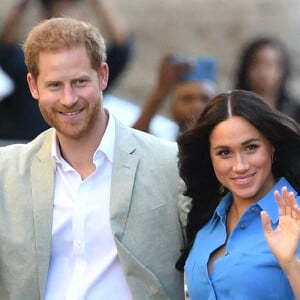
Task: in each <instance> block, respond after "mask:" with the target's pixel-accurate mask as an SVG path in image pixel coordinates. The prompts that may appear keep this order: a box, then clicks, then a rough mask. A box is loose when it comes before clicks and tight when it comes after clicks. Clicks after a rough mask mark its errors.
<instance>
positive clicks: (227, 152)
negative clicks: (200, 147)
mask: <svg viewBox="0 0 300 300" xmlns="http://www.w3.org/2000/svg"><path fill="white" fill-rule="evenodd" d="M217 155H219V156H228V155H229V150H220V151H219V152H218V153H217Z"/></svg>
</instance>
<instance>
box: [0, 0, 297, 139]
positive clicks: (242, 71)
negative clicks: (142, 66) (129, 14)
mask: <svg viewBox="0 0 300 300" xmlns="http://www.w3.org/2000/svg"><path fill="white" fill-rule="evenodd" d="M33 3H35V4H37V2H33V0H22V1H20V2H19V3H17V5H15V6H14V7H13V9H12V10H11V11H10V12H9V13H8V14H7V16H6V19H5V22H4V25H3V26H2V32H1V33H0V76H1V78H2V80H1V86H0V140H2V143H13V142H16V141H22V142H23V141H29V140H31V139H33V138H34V137H35V136H36V135H37V134H38V133H40V132H41V131H43V130H44V129H46V128H48V124H46V123H45V121H44V120H43V118H42V117H41V114H40V112H39V108H38V103H37V102H36V101H33V99H32V96H31V94H30V92H29V89H28V86H27V79H26V74H27V70H26V67H25V64H24V57H23V52H22V48H21V44H22V40H21V39H20V32H21V31H22V29H23V27H22V26H23V23H24V19H25V18H26V17H28V14H29V12H28V10H29V7H30V5H32V4H33ZM39 4H40V5H39V13H38V17H37V18H38V19H48V18H51V17H59V16H70V17H74V18H78V19H82V20H96V22H97V21H99V24H97V25H99V27H100V28H101V31H104V32H105V34H106V36H107V62H108V65H109V71H110V74H109V83H108V87H107V89H106V90H105V97H104V101H105V105H106V107H107V108H108V109H109V110H110V111H111V112H112V113H114V114H115V115H116V116H117V117H118V118H119V119H120V120H121V121H122V122H123V123H125V124H126V125H129V126H132V127H134V128H136V129H140V130H142V131H146V132H150V133H152V134H154V135H156V136H158V137H161V138H165V139H168V140H176V138H177V136H178V133H179V132H181V131H183V130H184V129H186V128H188V127H189V126H190V125H191V124H193V122H194V121H195V120H196V119H197V118H198V117H199V116H200V114H201V111H202V110H203V107H204V106H205V104H206V103H207V101H208V100H209V99H210V98H212V97H213V96H214V95H216V94H217V93H218V92H219V88H218V62H219V61H220V59H221V58H219V57H210V56H203V55H199V56H196V57H195V56H191V57H182V56H180V55H181V54H180V53H173V51H172V49H170V52H169V53H161V61H160V62H159V67H158V70H157V72H156V79H155V84H154V86H153V87H152V88H151V89H150V92H149V94H148V95H145V97H144V98H143V99H138V100H139V101H138V102H139V103H141V106H139V105H137V104H134V102H133V101H131V100H132V99H122V98H120V97H117V96H116V95H114V93H113V88H114V87H115V86H117V85H118V83H119V82H121V81H122V75H123V74H124V70H125V69H126V68H127V67H128V64H130V62H131V61H132V60H134V59H135V55H134V51H135V47H136V44H137V43H138V42H139V41H136V38H135V34H134V30H133V28H132V26H131V24H129V23H128V20H127V19H126V17H125V16H124V15H123V14H122V13H121V11H120V10H119V9H118V7H115V6H114V5H113V4H112V3H111V2H110V1H108V0H91V1H88V2H85V1H81V0H40V3H39ZM240 48H241V49H240V58H239V60H238V61H236V66H235V67H234V69H235V70H236V75H235V78H234V80H235V81H234V82H233V83H232V86H230V87H229V89H244V90H250V91H254V92H256V93H258V94H259V95H261V96H262V97H263V98H264V99H265V100H266V101H268V103H270V105H271V106H273V107H276V108H277V109H278V110H280V111H282V112H284V113H286V114H287V115H289V116H290V117H292V118H294V119H295V120H296V121H297V122H299V121H300V109H299V104H298V103H299V102H298V99H293V97H292V96H291V94H290V92H289V89H288V85H287V83H288V80H289V76H290V64H291V62H290V56H289V53H288V51H287V49H286V47H285V45H284V44H283V43H282V42H281V41H280V40H278V39H277V38H274V37H272V36H263V37H258V38H257V39H253V40H250V41H248V43H247V45H241V47H240ZM178 58H179V59H178ZM200 61H201V62H202V64H201V63H200V64H199V62H200ZM157 63H158V62H156V61H153V64H157ZM207 63H208V65H205V64H207ZM141 80H142V79H141ZM135 103H136V102H135ZM166 107H167V109H166ZM163 110H164V111H167V114H166V113H165V112H164V113H163ZM3 141H4V142H3Z"/></svg>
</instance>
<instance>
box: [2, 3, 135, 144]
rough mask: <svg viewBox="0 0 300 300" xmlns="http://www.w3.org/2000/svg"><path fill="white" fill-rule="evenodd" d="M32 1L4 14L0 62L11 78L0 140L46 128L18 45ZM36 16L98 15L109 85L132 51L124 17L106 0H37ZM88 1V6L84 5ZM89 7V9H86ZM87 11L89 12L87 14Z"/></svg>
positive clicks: (13, 139)
mask: <svg viewBox="0 0 300 300" xmlns="http://www.w3.org/2000/svg"><path fill="white" fill-rule="evenodd" d="M34 3H35V2H34V1H32V0H22V1H21V2H19V3H18V4H17V5H16V6H15V7H14V8H13V10H12V11H11V12H10V13H9V14H8V17H7V20H6V22H5V23H4V26H3V30H2V32H1V34H0V66H1V67H2V68H3V70H4V71H5V72H6V73H7V74H8V76H9V77H10V78H11V79H12V80H13V81H14V85H15V89H14V91H13V92H12V93H11V94H10V95H9V96H7V97H5V98H4V99H3V101H1V102H0V139H1V140H2V143H3V142H5V143H7V144H10V143H13V142H19V141H21V142H23V141H24V142H26V141H29V140H31V139H33V138H34V137H35V136H36V135H38V134H39V133H40V132H41V131H43V130H45V129H46V128H48V124H46V122H45V121H44V119H43V118H42V116H41V114H40V111H39V108H38V104H37V102H36V101H34V100H33V98H32V96H31V94H30V92H29V89H28V85H27V81H26V74H27V68H26V66H25V64H24V55H23V52H22V49H21V46H20V32H21V30H22V26H23V21H24V20H25V18H26V17H28V13H29V7H30V5H31V4H34ZM40 4H41V11H40V17H41V18H42V19H43V18H45V19H48V18H51V17H58V16H69V17H73V18H77V19H82V20H89V19H91V18H92V17H93V16H95V17H96V18H97V19H99V23H101V25H102V28H103V31H104V32H105V34H106V35H107V38H106V39H107V41H108V50H107V62H108V64H109V67H110V76H109V82H108V87H107V89H106V90H105V93H107V92H108V91H110V89H111V87H112V85H114V84H116V81H117V79H118V78H119V77H120V75H121V73H122V72H123V70H124V69H125V68H126V66H127V62H128V61H129V60H130V58H131V56H132V52H133V46H134V39H133V35H132V33H131V32H130V30H129V28H128V24H127V22H126V20H125V19H124V17H123V16H122V15H121V14H120V13H119V12H118V11H117V10H116V8H115V7H114V6H113V5H112V3H111V2H110V1H109V0H90V1H87V2H84V1H81V0H41V2H40ZM87 4H90V5H91V7H88V5H87ZM88 8H90V11H89V9H88ZM91 12H92V13H93V15H91Z"/></svg>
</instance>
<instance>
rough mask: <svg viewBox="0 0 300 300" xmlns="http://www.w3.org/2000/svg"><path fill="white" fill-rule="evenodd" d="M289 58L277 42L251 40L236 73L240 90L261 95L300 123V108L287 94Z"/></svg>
mask: <svg viewBox="0 0 300 300" xmlns="http://www.w3.org/2000/svg"><path fill="white" fill-rule="evenodd" d="M289 75H290V62H289V56H288V52H287V50H286V48H285V47H284V45H283V44H282V43H281V42H280V41H279V40H276V39H274V38H270V37H262V38H257V39H254V40H251V41H250V42H249V44H248V45H247V46H246V47H245V49H244V50H243V51H242V54H241V58H240V64H239V67H238V70H237V78H236V85H235V87H236V88H237V89H243V90H249V91H252V92H255V93H257V94H259V95H260V96H261V97H263V98H264V99H265V100H267V101H268V102H269V103H270V105H271V106H273V107H275V108H277V109H278V110H280V111H282V112H283V113H285V114H287V115H288V116H290V117H292V118H294V119H295V120H296V121H297V122H300V107H299V104H298V103H297V101H296V100H294V99H292V98H291V97H290V95H289V93H288V89H287V82H288V79H289Z"/></svg>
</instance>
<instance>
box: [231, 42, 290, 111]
mask: <svg viewBox="0 0 300 300" xmlns="http://www.w3.org/2000/svg"><path fill="white" fill-rule="evenodd" d="M264 47H271V48H273V49H277V50H278V51H279V52H280V55H281V66H282V80H281V83H280V87H279V90H278V91H279V92H278V101H277V103H276V105H277V108H278V109H280V108H281V106H282V105H283V102H284V101H285V99H288V95H287V90H286V83H287V80H288V77H289V75H290V63H289V55H288V52H287V49H286V48H285V46H284V45H283V44H282V43H281V42H280V41H279V40H277V39H275V38H271V37H261V38H258V39H255V40H252V41H250V42H249V44H248V45H246V47H245V49H243V51H242V54H241V57H240V62H239V66H238V70H237V78H236V84H235V88H236V89H241V90H247V91H251V90H252V88H251V83H250V82H249V78H248V74H249V68H250V67H251V65H252V63H253V62H254V58H255V56H256V54H257V52H258V51H259V50H260V49H262V48H264Z"/></svg>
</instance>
